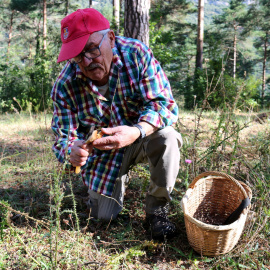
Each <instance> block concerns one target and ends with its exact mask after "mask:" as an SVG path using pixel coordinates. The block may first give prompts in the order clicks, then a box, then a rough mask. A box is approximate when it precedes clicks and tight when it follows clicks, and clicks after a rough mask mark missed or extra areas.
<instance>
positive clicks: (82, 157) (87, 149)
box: [70, 141, 93, 167]
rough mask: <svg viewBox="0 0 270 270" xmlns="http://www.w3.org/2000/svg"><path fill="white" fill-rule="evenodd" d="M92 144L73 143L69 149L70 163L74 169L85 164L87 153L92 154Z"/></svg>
mask: <svg viewBox="0 0 270 270" xmlns="http://www.w3.org/2000/svg"><path fill="white" fill-rule="evenodd" d="M92 149H93V146H92V144H85V142H84V141H75V142H74V144H73V146H72V147H71V153H70V162H71V164H72V165H73V166H74V167H81V166H83V165H84V164H85V163H86V160H87V158H88V156H89V153H91V152H92Z"/></svg>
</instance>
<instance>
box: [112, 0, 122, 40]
mask: <svg viewBox="0 0 270 270" xmlns="http://www.w3.org/2000/svg"><path fill="white" fill-rule="evenodd" d="M113 19H114V24H115V34H116V35H119V27H120V0H113Z"/></svg>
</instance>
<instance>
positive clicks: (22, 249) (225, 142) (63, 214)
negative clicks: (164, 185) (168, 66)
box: [0, 110, 270, 269]
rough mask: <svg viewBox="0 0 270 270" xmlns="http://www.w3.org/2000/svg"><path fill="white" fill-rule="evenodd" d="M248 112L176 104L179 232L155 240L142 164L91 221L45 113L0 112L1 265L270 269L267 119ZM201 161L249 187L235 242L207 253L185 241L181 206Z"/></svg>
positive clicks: (81, 191) (175, 208)
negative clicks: (117, 198)
mask: <svg viewBox="0 0 270 270" xmlns="http://www.w3.org/2000/svg"><path fill="white" fill-rule="evenodd" d="M254 119H255V115H253V114H252V113H237V114H236V113H235V114H234V113H228V112H213V111H211V112H210V111H208V112H202V114H201V113H200V111H199V110H198V111H193V112H181V113H180V119H179V122H178V124H177V125H176V128H177V129H178V130H179V131H180V132H181V134H182V135H183V139H184V146H183V148H182V150H181V155H182V160H181V169H180V171H179V175H178V178H177V182H176V185H175V190H174V191H173V194H172V197H173V201H172V203H171V205H172V207H171V212H170V217H171V219H172V220H173V221H174V222H175V223H176V224H177V228H178V231H179V235H178V236H177V237H175V238H174V239H172V240H170V241H166V242H164V243H161V242H156V241H152V240H151V237H150V234H149V232H148V231H147V230H146V229H145V226H144V219H145V213H144V202H145V192H146V190H147V184H148V179H149V172H148V170H147V166H145V165H140V166H136V167H135V168H134V169H133V170H132V172H131V181H130V183H129V186H128V189H127V191H126V196H125V203H124V209H123V211H122V212H121V213H120V215H119V218H118V219H117V220H116V221H111V222H109V223H105V222H102V221H94V220H92V219H90V218H89V213H88V212H87V209H86V205H85V201H86V199H87V189H86V187H84V186H83V185H82V182H81V179H80V176H77V175H74V174H68V173H64V170H63V166H60V165H59V164H58V163H57V161H56V159H55V158H54V155H53V154H52V152H51V150H50V149H51V146H52V144H53V135H52V133H51V131H50V127H49V123H50V115H47V116H46V119H44V114H42V115H31V116H30V115H28V114H5V115H0V126H1V130H0V198H1V200H0V219H1V222H0V224H1V227H0V269H269V265H270V247H269V243H268V242H269V237H270V228H269V215H270V211H269V203H270V198H269V189H270V182H269V176H270V165H269V164H270V163H269V159H270V149H269V145H270V128H269V121H268V120H266V122H262V123H259V122H256V121H254ZM45 120H46V121H45ZM186 159H190V160H192V163H191V164H189V163H186V162H185V160H186ZM205 170H207V171H209V170H216V171H223V172H226V173H229V174H231V175H232V176H234V177H235V178H236V179H238V180H242V181H244V182H245V183H247V184H248V185H249V186H250V187H251V189H252V192H253V198H252V208H251V211H252V216H251V219H250V222H249V224H248V225H247V226H246V228H245V230H244V232H243V234H242V237H241V239H240V241H239V242H238V244H237V245H236V246H235V248H234V249H233V250H232V251H231V252H229V253H228V254H226V255H221V256H218V257H215V258H210V257H202V256H200V255H199V254H197V253H195V252H194V251H193V250H192V248H191V247H190V246H189V243H188V240H187V236H186V232H185V225H184V218H183V212H182V210H181V207H180V200H181V197H182V196H183V194H184V193H185V190H186V186H187V185H188V184H189V183H190V182H191V181H192V179H193V178H194V177H195V176H196V175H198V174H199V173H200V172H202V171H205Z"/></svg>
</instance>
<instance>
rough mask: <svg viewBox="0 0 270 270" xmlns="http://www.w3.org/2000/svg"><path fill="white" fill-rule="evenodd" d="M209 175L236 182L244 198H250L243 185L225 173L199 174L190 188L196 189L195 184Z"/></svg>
mask: <svg viewBox="0 0 270 270" xmlns="http://www.w3.org/2000/svg"><path fill="white" fill-rule="evenodd" d="M209 175H212V176H223V177H225V178H226V179H228V180H231V181H232V182H234V183H235V184H236V185H237V186H238V187H239V189H240V190H241V192H242V193H243V195H244V198H245V199H246V198H248V195H247V192H246V191H245V189H244V188H243V187H242V185H241V184H240V183H239V182H238V181H237V180H236V179H234V178H233V177H232V176H230V175H228V174H226V173H223V172H203V173H201V174H199V175H198V176H197V177H195V178H194V180H193V181H192V183H191V184H190V185H189V187H188V188H192V189H193V188H194V186H195V184H196V183H197V182H198V181H199V180H200V179H201V178H203V177H205V176H209Z"/></svg>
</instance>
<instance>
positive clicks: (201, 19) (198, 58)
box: [196, 0, 204, 69]
mask: <svg viewBox="0 0 270 270" xmlns="http://www.w3.org/2000/svg"><path fill="white" fill-rule="evenodd" d="M203 34H204V0H199V2H198V26H197V54H196V68H200V69H202V67H203Z"/></svg>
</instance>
